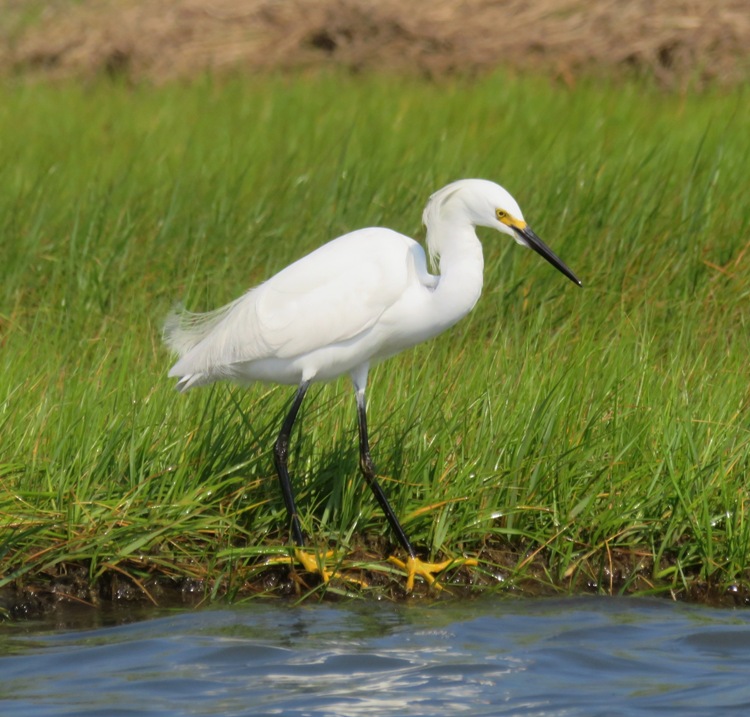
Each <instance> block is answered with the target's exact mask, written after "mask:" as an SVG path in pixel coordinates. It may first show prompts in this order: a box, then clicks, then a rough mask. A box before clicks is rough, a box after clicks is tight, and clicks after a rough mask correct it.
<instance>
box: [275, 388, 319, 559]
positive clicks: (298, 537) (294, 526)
mask: <svg viewBox="0 0 750 717" xmlns="http://www.w3.org/2000/svg"><path fill="white" fill-rule="evenodd" d="M309 386H310V382H309V381H303V382H302V383H301V384H300V385H299V388H298V389H297V393H296V394H295V396H294V401H292V407H291V408H290V409H289V413H287V415H286V418H285V419H284V423H283V424H282V426H281V432H280V433H279V437H278V438H277V439H276V444H275V445H274V448H273V457H274V463H275V464H276V472H277V473H278V475H279V483H280V485H281V493H282V495H283V496H284V505H285V506H286V512H287V516H288V517H289V526H290V529H291V531H292V540H294V544H295V545H296V546H297V547H299V548H302V547H304V545H305V537H304V535H303V534H302V528H301V526H300V524H299V518H298V517H297V507H296V505H295V504H294V491H293V490H292V481H291V479H290V478H289V470H288V469H287V455H288V454H289V436H290V435H291V433H292V426H293V425H294V420H295V419H296V418H297V413H298V412H299V407H300V406H301V405H302V400H303V399H304V398H305V394H306V393H307V389H308V388H309Z"/></svg>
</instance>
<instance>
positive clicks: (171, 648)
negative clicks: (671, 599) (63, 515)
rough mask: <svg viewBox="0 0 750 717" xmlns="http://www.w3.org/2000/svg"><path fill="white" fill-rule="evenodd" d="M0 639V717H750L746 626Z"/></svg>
mask: <svg viewBox="0 0 750 717" xmlns="http://www.w3.org/2000/svg"><path fill="white" fill-rule="evenodd" d="M93 619H95V620H97V621H98V622H99V624H98V625H92V618H91V617H90V616H89V617H86V616H84V615H79V616H78V618H77V620H78V624H77V625H74V626H72V627H70V626H68V627H60V625H59V624H58V625H52V624H45V623H24V624H15V625H11V624H5V625H0V715H3V717H16V716H17V717H36V716H40V715H45V716H47V715H371V716H372V717H376V716H378V717H379V716H381V715H430V716H431V717H432V716H434V715H449V714H467V715H566V716H569V715H586V716H587V717H591V716H592V715H654V714H664V713H672V714H679V715H728V714H729V715H732V714H737V715H739V714H742V715H747V714H750V612H748V611H743V610H737V611H730V610H714V609H710V608H705V607H694V606H686V605H679V604H678V605H675V604H673V603H668V602H666V601H664V602H657V601H651V600H643V599H605V598H586V599H581V598H578V599H566V600H549V599H545V600H542V599H539V600H522V601H509V600H500V599H492V600H489V599H484V600H477V601H461V602H449V603H445V602H444V603H434V604H419V603H415V604H413V605H393V604H381V603H374V602H370V603H343V604H338V605H330V604H326V605H312V604H306V605H302V606H291V605H289V604H283V603H262V604H260V603H259V604H250V605H245V606H242V607H234V608H230V609H209V610H202V611H190V612H172V613H169V612H157V613H155V612H147V613H142V614H141V615H135V614H130V615H128V619H135V620H137V621H135V622H129V623H128V624H119V625H117V624H112V625H107V624H106V623H107V622H108V621H109V622H115V621H116V620H121V619H122V616H120V617H119V618H117V617H115V616H107V615H102V614H101V613H99V614H98V616H97V617H95V618H93Z"/></svg>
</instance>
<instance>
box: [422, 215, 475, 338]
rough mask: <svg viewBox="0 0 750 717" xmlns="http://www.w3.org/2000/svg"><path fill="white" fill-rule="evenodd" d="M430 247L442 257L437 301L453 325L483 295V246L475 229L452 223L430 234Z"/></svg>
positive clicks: (443, 314) (442, 313) (440, 259)
mask: <svg viewBox="0 0 750 717" xmlns="http://www.w3.org/2000/svg"><path fill="white" fill-rule="evenodd" d="M428 244H429V245H430V246H431V247H434V248H435V252H436V253H437V254H438V255H439V261H438V264H439V268H440V281H439V282H438V285H437V287H436V289H435V297H434V299H435V303H436V306H437V308H438V310H439V311H440V312H441V315H442V316H443V317H444V319H445V320H446V325H448V326H449V325H451V324H454V323H456V321H458V320H459V319H461V318H462V317H464V316H465V315H466V314H468V313H469V311H471V309H472V308H473V307H474V304H476V303H477V300H478V299H479V296H480V294H481V293H482V282H483V273H484V257H483V255H482V244H481V243H480V241H479V238H478V237H477V235H476V232H475V231H474V227H473V226H470V225H469V226H467V225H463V226H452V225H450V224H442V225H441V226H440V229H439V230H438V231H437V233H428Z"/></svg>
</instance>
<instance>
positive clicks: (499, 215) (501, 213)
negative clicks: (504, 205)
mask: <svg viewBox="0 0 750 717" xmlns="http://www.w3.org/2000/svg"><path fill="white" fill-rule="evenodd" d="M495 216H496V217H497V218H498V220H500V221H503V219H507V217H508V212H506V211H505V210H503V209H496V210H495Z"/></svg>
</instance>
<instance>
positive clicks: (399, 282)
mask: <svg viewBox="0 0 750 717" xmlns="http://www.w3.org/2000/svg"><path fill="white" fill-rule="evenodd" d="M423 221H424V224H425V226H426V227H427V240H426V241H427V248H428V251H429V254H430V257H431V259H432V261H433V264H435V263H437V264H438V267H439V274H438V275H433V274H430V272H429V269H428V264H427V257H426V255H425V252H424V250H423V249H422V247H421V246H420V245H419V244H418V243H417V242H415V241H414V240H413V239H410V238H409V237H407V236H404V235H403V234H399V233H397V232H394V231H392V230H390V229H384V228H369V229H360V230H358V231H354V232H351V233H349V234H345V235H344V236H341V237H339V238H338V239H334V240H333V241H330V242H328V243H327V244H325V245H323V246H322V247H320V248H319V249H317V250H315V251H313V252H312V253H310V254H308V255H307V256H305V257H303V258H302V259H300V260H298V261H296V262H294V263H293V264H291V265H289V266H288V267H286V268H285V269H283V270H282V271H280V272H279V273H278V274H276V275H275V276H273V277H272V278H270V279H269V280H268V281H266V282H264V283H263V284H260V285H259V286H257V287H255V288H253V289H250V291H248V292H247V293H246V294H244V296H241V297H240V298H239V299H237V300H235V301H233V302H232V303H230V304H228V305H226V306H224V307H223V308H220V309H218V310H216V311H213V312H209V313H205V314H193V313H190V312H185V311H181V312H175V313H173V314H172V315H171V316H170V317H168V319H167V322H166V325H165V331H164V336H165V341H166V342H167V344H168V345H169V347H170V348H171V349H172V350H174V351H175V352H176V353H177V354H178V355H179V360H178V361H177V363H175V364H174V366H172V368H171V369H170V371H169V375H170V376H174V377H177V378H178V379H179V381H178V384H177V387H178V388H179V389H180V390H181V391H185V390H187V389H189V388H193V387H195V386H201V385H204V384H207V383H211V382H213V381H218V380H222V379H228V380H232V381H237V382H243V383H244V382H248V381H271V382H276V383H282V384H295V385H298V386H299V389H298V393H297V397H296V398H295V402H294V404H293V407H292V410H291V411H290V414H289V416H288V418H287V421H286V422H285V424H284V428H283V429H282V434H281V435H280V436H279V440H278V441H277V446H276V449H277V452H276V458H277V469H278V471H279V478H280V481H281V484H282V489H283V490H284V497H285V501H286V505H287V510H288V512H289V518H290V524H291V529H292V533H293V536H294V539H295V542H296V543H297V544H298V545H302V542H303V538H302V531H301V529H300V528H299V523H298V520H297V516H296V508H295V507H294V501H293V497H292V493H291V485H290V483H289V477H288V474H287V472H286V445H287V443H288V433H289V430H290V429H291V425H292V423H293V422H294V419H295V417H296V414H297V410H298V408H299V405H300V404H301V402H302V398H303V397H304V394H305V391H306V390H307V387H308V385H309V384H310V382H314V381H326V380H329V379H332V378H335V377H337V376H340V375H342V374H345V373H349V374H350V375H351V377H352V379H353V382H354V385H355V389H356V392H357V405H358V409H359V419H360V450H361V455H362V464H363V471H364V472H365V477H366V478H367V479H368V482H369V483H370V485H371V487H373V490H374V491H375V493H376V497H377V498H378V501H379V502H380V503H381V506H382V507H383V509H384V510H385V512H386V517H388V520H389V522H390V523H391V525H392V527H393V528H394V530H395V531H396V534H397V536H398V538H399V541H400V542H401V544H402V546H403V547H404V548H405V549H406V551H407V552H408V553H409V556H410V558H409V559H410V560H417V559H416V554H415V552H414V549H413V547H412V546H411V544H410V543H409V541H408V539H407V538H406V536H405V535H404V533H403V530H401V527H400V525H398V521H397V520H396V518H395V515H393V513H392V511H391V510H390V507H389V506H388V505H387V501H386V500H385V496H384V495H383V494H382V491H380V489H379V487H376V482H375V478H374V471H369V473H370V475H368V470H369V469H367V468H366V467H365V463H367V462H369V464H368V465H369V466H370V468H372V462H371V460H370V457H369V448H368V446H367V430H366V423H365V409H364V406H365V404H364V391H365V385H366V382H367V373H368V370H369V367H370V365H371V364H372V363H373V362H375V361H378V360H381V359H384V358H386V357H388V356H391V355H393V354H395V353H398V352H399V351H402V350H403V349H406V348H409V347H410V346H414V345H415V344H417V343H420V342H422V341H425V340H427V339H429V338H431V337H433V336H435V335H436V334H439V333H440V332H442V331H444V330H445V329H447V328H448V327H450V326H452V325H453V324H455V323H456V322H457V321H458V320H459V319H461V318H462V317H463V316H465V315H466V314H467V313H468V312H469V311H470V310H471V309H472V307H473V306H474V304H475V303H476V302H477V300H478V299H479V295H480V293H481V291H482V274H483V268H484V261H483V256H482V246H481V243H480V242H479V239H478V238H477V235H476V231H475V227H477V226H484V227H491V228H493V229H496V230H497V231H499V232H501V233H503V234H506V235H509V236H511V237H512V238H513V239H515V240H516V241H517V242H518V243H520V244H523V245H525V246H528V247H530V248H531V249H534V250H535V251H536V252H537V253H539V254H540V255H541V256H543V257H544V258H545V259H547V260H548V261H549V262H550V263H552V264H553V265H554V266H555V267H556V268H558V269H559V270H560V271H562V272H563V273H564V274H565V275H566V276H568V277H569V278H570V279H571V280H572V281H574V282H576V283H577V284H579V285H580V281H579V280H578V279H577V278H576V276H575V275H574V274H573V272H571V271H570V269H568V267H567V266H566V265H565V264H564V263H563V262H562V261H561V260H560V259H559V258H558V257H557V256H556V255H555V254H554V253H553V252H552V251H551V250H550V249H549V248H548V247H547V246H546V245H545V244H544V243H543V242H542V241H541V239H539V237H537V236H536V234H534V233H533V232H532V231H531V230H530V229H529V227H528V225H527V224H526V222H525V221H524V219H523V215H522V213H521V210H520V208H519V207H518V204H517V203H516V201H515V200H514V199H513V197H511V195H510V194H509V193H508V192H507V191H505V189H503V188H502V187H500V186H498V185H497V184H494V183H493V182H488V181H486V180H481V179H464V180H459V181H457V182H453V183H452V184H449V185H448V186H446V187H444V188H443V189H441V190H439V191H437V192H436V193H435V194H433V195H432V197H431V198H430V200H429V202H428V204H427V206H426V208H425V210H424V214H423ZM287 429H289V430H287ZM282 454H283V455H282ZM373 483H375V486H373ZM287 492H288V495H287ZM417 562H419V561H418V560H417ZM420 565H425V564H422V563H420ZM415 569H416V571H417V572H419V568H418V567H417V568H415ZM413 574H414V571H411V572H410V580H413Z"/></svg>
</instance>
